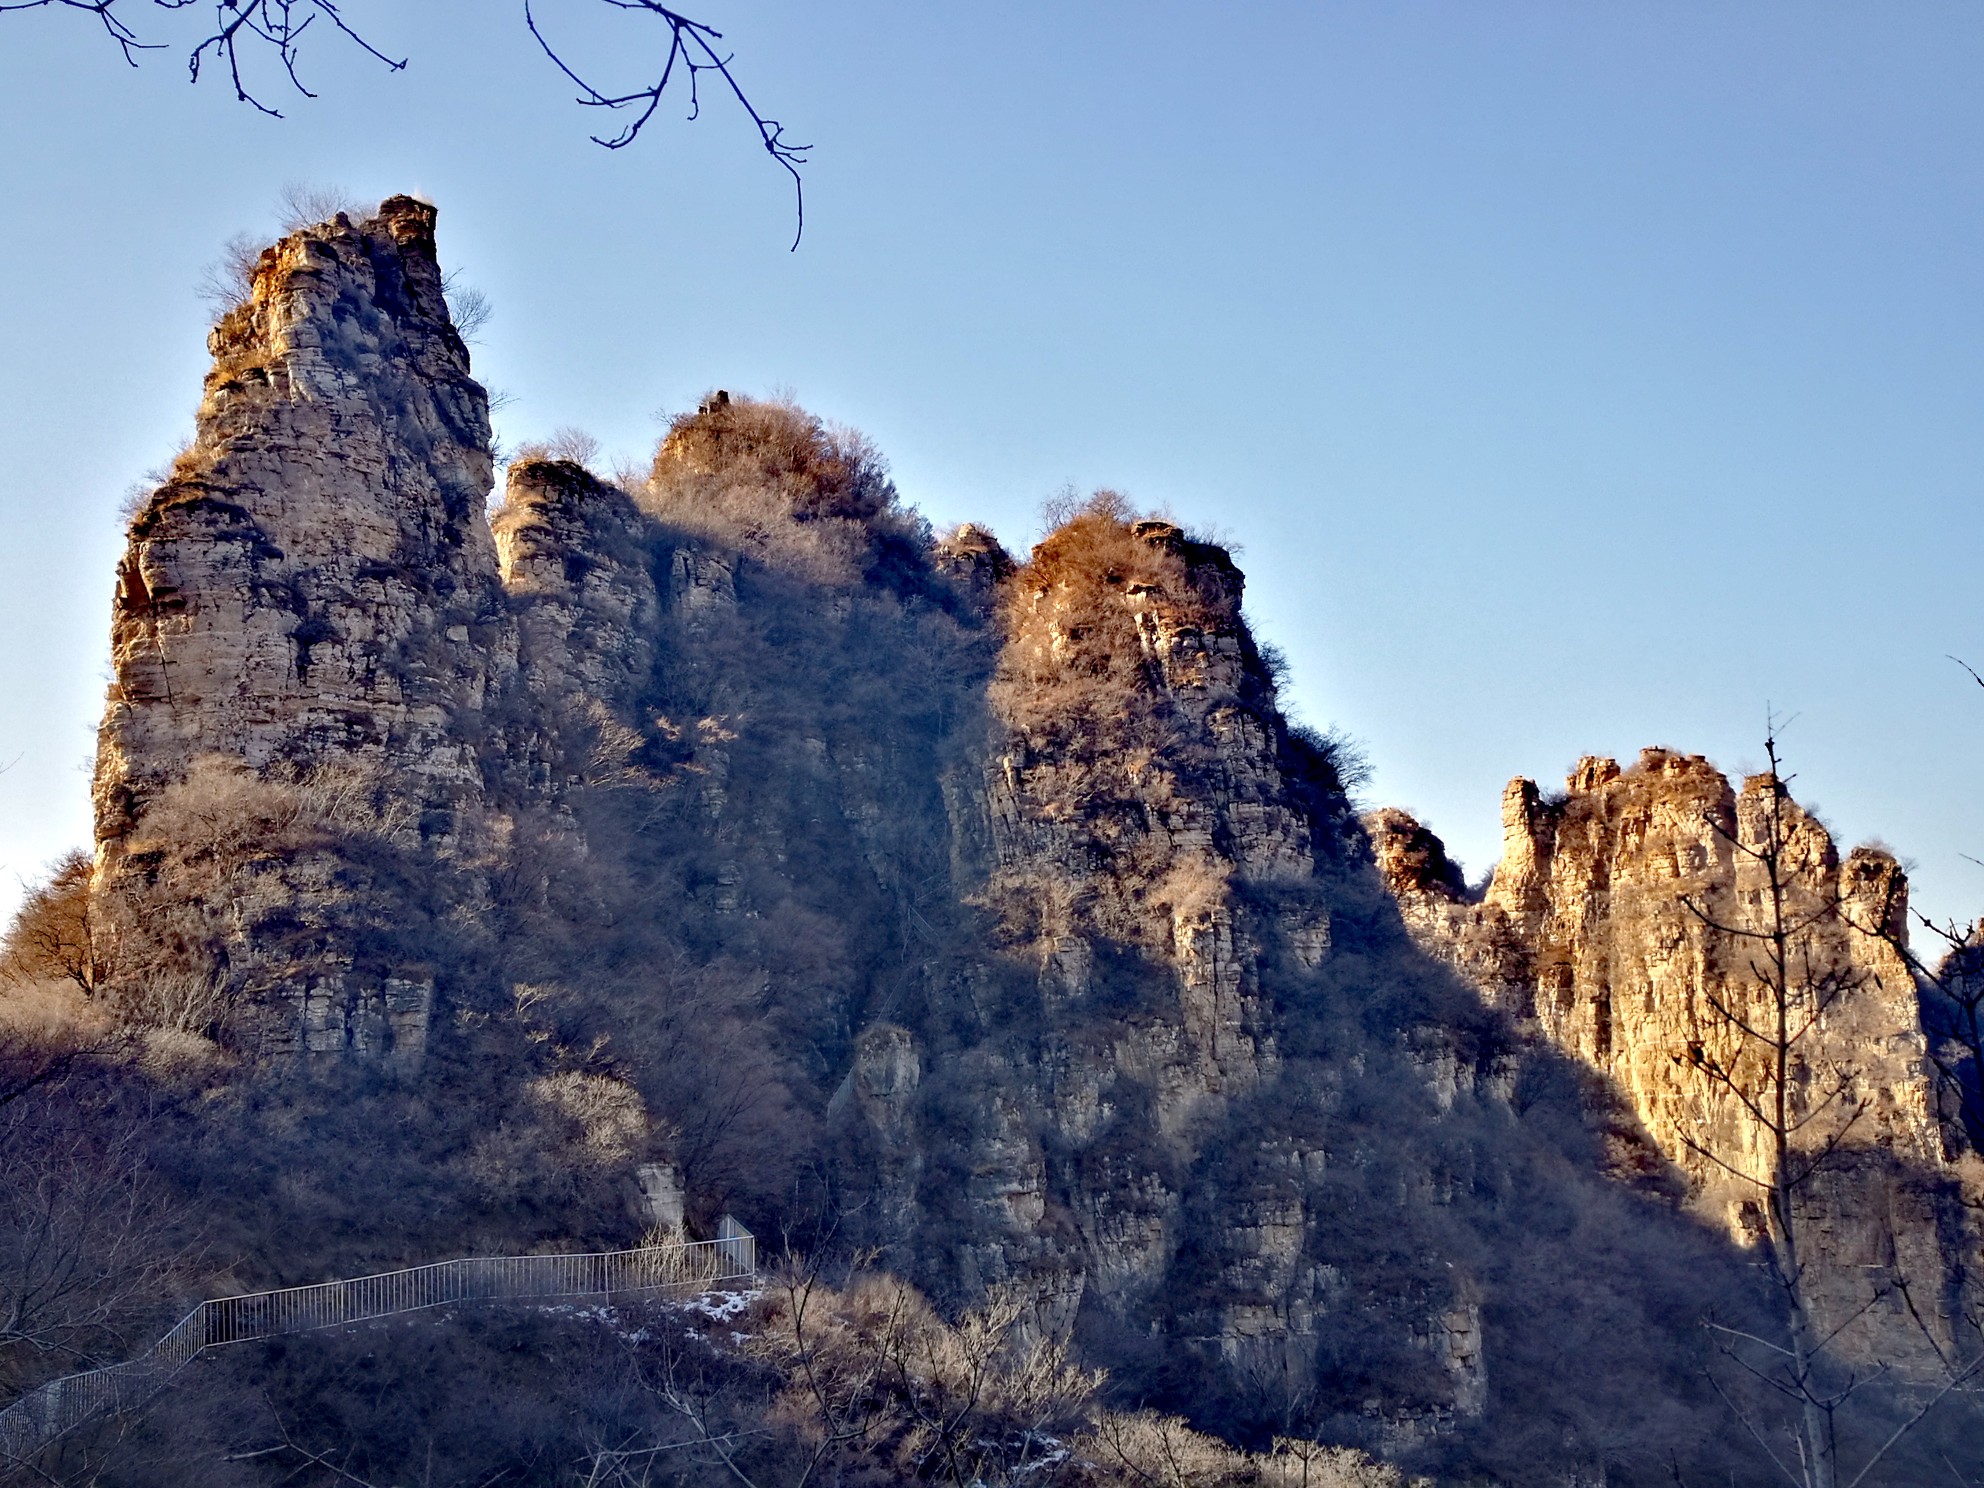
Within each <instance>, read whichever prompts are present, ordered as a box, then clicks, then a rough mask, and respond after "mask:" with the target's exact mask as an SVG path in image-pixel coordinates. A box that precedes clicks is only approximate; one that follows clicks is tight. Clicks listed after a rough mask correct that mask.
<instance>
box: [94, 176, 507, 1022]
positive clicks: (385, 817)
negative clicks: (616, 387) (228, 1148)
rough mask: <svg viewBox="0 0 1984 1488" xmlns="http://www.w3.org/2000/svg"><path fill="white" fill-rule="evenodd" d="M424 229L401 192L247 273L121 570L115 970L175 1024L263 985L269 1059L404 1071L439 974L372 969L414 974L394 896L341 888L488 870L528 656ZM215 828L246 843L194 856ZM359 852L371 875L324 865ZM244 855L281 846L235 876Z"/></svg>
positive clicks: (113, 745)
mask: <svg viewBox="0 0 1984 1488" xmlns="http://www.w3.org/2000/svg"><path fill="white" fill-rule="evenodd" d="M433 232H434V209H433V208H432V207H429V206H426V205H424V204H422V203H420V202H416V201H413V200H412V199H410V198H407V197H394V198H392V199H391V200H389V201H387V202H386V203H385V204H384V205H383V206H382V207H381V208H380V210H379V214H378V215H377V216H376V217H374V218H373V219H371V220H370V221H368V222H365V223H363V224H357V225H354V224H352V223H351V222H350V221H349V220H348V219H346V218H345V217H343V216H342V215H340V217H339V218H338V220H337V221H336V222H333V223H326V224H324V225H323V226H321V227H319V228H315V229H312V230H311V231H309V232H303V233H297V234H294V235H292V236H290V237H288V238H285V239H284V240H283V241H282V242H281V243H279V244H277V245H276V246H274V247H273V248H271V249H269V250H268V251H266V252H265V253H264V254H263V255H262V258H261V261H260V263H259V264H258V265H257V266H256V268H255V271H254V278H253V283H252V286H251V288H250V290H249V294H248V297H247V298H246V299H245V300H244V301H243V302H242V303H241V304H240V305H239V306H238V307H236V308H235V309H234V310H232V311H231V312H229V313H228V314H227V315H226V316H225V317H224V318H223V319H222V321H221V322H220V324H219V325H218V326H216V327H215V329H214V332H213V335H212V337H211V341H210V344H211V348H212V351H213V354H214V366H213V370H212V371H211V372H210V373H209V374H208V376H207V383H206V390H205V396H204V398H203V400H202V402H201V405H200V412H199V424H198V433H197V435H196V437H195V440H194V442H193V445H192V446H191V448H190V449H188V450H187V451H186V452H185V453H184V454H182V455H181V456H180V457H179V460H178V462H177V464H176V466H175V468H174V472H173V475H172V477H171V479H169V480H168V481H167V482H166V483H165V484H164V485H163V486H161V487H160V488H159V489H158V490H157V491H156V492H154V493H153V494H152V495H151V497H150V498H149V499H147V500H146V501H145V502H144V503H143V505H142V506H141V507H140V508H139V510H138V512H137V514H136V516H135V517H134V518H133V520H132V523H131V527H130V546H129V550H128V552H127V553H126V555H125V558H124V560H123V562H122V564H121V565H120V567H119V570H118V582H117V601H116V605H115V608H114V612H113V619H112V635H111V656H112V666H113V670H114V681H113V683H112V686H111V691H110V700H109V705H108V707H107V708H106V711H105V714H104V721H103V727H102V731H101V735H100V738H99V743H98V750H97V770H96V784H95V799H96V815H97V853H98V864H97V878H98V885H99V891H100V898H101V899H102V900H103V902H104V903H105V904H106V905H108V906H110V907H111V909H112V910H113V913H112V915H111V916H109V919H110V921H111V923H112V925H113V927H114V935H115V940H116V942H117V946H116V949H115V951H114V953H113V955H114V958H115V959H117V960H119V961H121V963H122V964H123V966H124V967H125V981H126V982H127V983H128V984H130V985H131V986H132V987H133V988H134V994H133V995H135V996H138V997H139V998H140V999H141V1000H143V1001H144V1002H146V1003H147V1005H148V1006H152V1007H153V1009H154V1011H155V1012H156V1013H158V1014H159V1015H160V1016H163V1017H166V1018H169V1019H173V1020H175V1021H179V1022H181V1023H183V1024H185V1025H186V1026H193V1025H194V1024H197V1023H202V1022H204V1021H208V1020H209V1019H210V1015H211V1014H212V1012H213V1011H214V1006H215V1005H216V1003H217V1002H219V1001H222V1000H225V1001H228V1002H235V1001H237V1000H238V997H239V995H240V994H241V993H242V992H243V990H244V989H251V991H252V995H251V996H250V997H249V998H248V1003H247V1005H248V1006H251V1007H252V1008H253V1009H254V1011H255V1012H256V1014H257V1015H258V1016H257V1017H255V1018H254V1019H253V1020H252V1021H253V1022H254V1026H253V1027H252V1028H250V1027H248V1026H246V1025H245V1023H244V1025H243V1026H241V1027H239V1028H238V1029H237V1036H238V1038H240V1039H241V1040H242V1041H243V1042H244V1043H247V1044H251V1045H253V1046H255V1047H257V1048H259V1049H261V1050H263V1051H264V1052H265V1053H267V1054H270V1055H275V1054H279V1053H281V1052H282V1051H284V1050H287V1049H297V1048H307V1049H309V1050H315V1051H324V1050H330V1049H336V1048H342V1047H347V1046H349V1047H353V1048H358V1049H369V1050H382V1049H385V1048H388V1047H390V1048H397V1049H399V1050H401V1051H402V1052H403V1053H405V1054H407V1055H409V1056H416V1057H417V1054H418V1051H419V1049H420V1047H421V1046H422V1044H423V1043H424V1040H425V1034H426V1027H427V1023H428V1020H429V1016H430V1012H431V1007H432V1000H433V974H432V971H431V969H428V968H422V967H420V966H418V965H411V964H400V965H397V966H393V965H388V964H386V963H390V962H393V961H396V960H397V961H401V962H402V963H404V962H406V961H408V960H411V959H413V958H410V957H408V956H407V955H406V951H407V948H406V947H405V946H404V945H395V944H394V942H395V941H396V940H397V939H398V937H397V936H396V935H395V933H394V930H393V927H392V926H391V925H390V923H388V922H389V921H390V920H391V919H392V918H393V917H394V913H395V908H396V906H395V905H394V904H392V903H388V902H387V901H402V900H403V892H402V890H401V889H399V888H398V887H396V886H395V880H397V879H399V877H400V876H401V875H400V872H398V871H395V867H394V865H391V864H382V863H375V864H374V865H373V867H372V869H371V870H370V871H369V872H367V873H365V874H363V875H361V876H363V877H367V878H369V879H371V880H372V882H371V883H370V884H369V885H368V884H349V885H345V886H343V890H342V891H341V890H340V889H339V888H338V887H336V886H334V880H336V879H337V878H338V877H339V875H340V873H341V872H342V871H343V869H344V868H345V867H346V866H347V865H348V864H349V863H351V862H352V861H354V860H355V858H356V857H359V856H366V855H369V856H370V857H372V858H374V859H389V858H392V857H394V856H395V855H398V856H404V855H406V854H408V853H411V854H413V855H414V857H415V858H418V859H422V860H424V861H425V862H426V866H428V867H430V868H431V866H432V864H433V862H435V861H438V860H441V859H447V860H451V861H454V862H457V863H459V862H462V861H465V860H468V859H472V858H473V857H475V856H476V855H477V854H478V853H479V852H480V851H481V850H482V843H481V841H480V838H481V833H482V827H481V824H480V822H479V820H478V812H479V807H480V801H481V797H482V793H483V787H484V777H483V760H482V758H481V757H480V756H479V755H478V751H477V748H476V739H477V735H478V733H479V728H478V724H477V719H478V716H479V714H480V713H481V711H482V709H483V707H484V705H485V703H486V701H487V700H488V698H489V695H490V693H491V692H492V690H497V689H500V688H502V687H503V686H504V685H505V683H506V681H507V679H508V677H509V674H510V672H511V671H512V669H513V666H514V642H513V640H512V639H511V633H510V630H509V625H508V618H507V615H506V613H505V611H504V608H503V603H502V598H501V594H500V591H499V590H498V588H497V584H496V572H495V554H494V549H493V547H492V545H491V542H490V536H489V531H488V527H487V525H486V524H485V523H484V521H483V517H482V504H483V497H484V494H485V493H486V492H487V490H488V487H489V481H490V455H489V419H488V400H487V398H486V397H485V395H484V393H483V390H482V388H481V387H480V385H478V384H477V383H476V382H475V381H474V380H473V379H472V378H471V377H470V376H469V370H468V354H467V351H466V349H465V348H464V346H463V344H462V342H461V339H460V337H459V336H457V335H456V333H455V331H454V328H453V326H452V324H451V323H450V321H449V318H448V310H447V306H446V304H445V302H444V300H443V297H442V293H441V278H440V272H439V270H438V268H437V267H436V263H435V257H434V237H433ZM243 771H245V772H246V774H243V773H242V772H243ZM251 798H252V799H251ZM222 817H225V818H227V819H228V820H229V821H230V822H232V823H233V826H232V828H227V829H223V828H221V827H220V826H218V825H217V822H218V819H219V818H222ZM228 830H232V831H235V832H237V833H239V834H245V835H244V840H243V841H237V842H235V843H233V844H232V845H231V846H223V847H219V848H218V849H217V850H216V851H212V852H209V851H207V850H206V849H205V847H204V846H203V844H202V841H201V839H202V838H207V839H210V840H214V841H217V840H218V838H217V837H216V834H217V833H221V834H223V835H224V833H225V832H226V831H228ZM351 832H356V833H358V834H359V835H361V836H363V837H365V838H367V839H370V841H369V843H368V845H367V848H366V852H365V853H361V854H354V853H351V852H344V851H340V850H338V849H337V848H336V847H335V846H334V840H335V839H337V838H338V837H340V835H348V834H349V833H351ZM248 839H257V840H264V841H269V842H270V845H271V846H272V847H274V848H275V851H274V852H271V853H268V854H265V855H263V857H262V860H261V861H259V862H257V863H255V864H253V865H252V866H251V865H250V864H248V863H245V862H243V861H242V858H243V855H244V852H245V853H246V854H247V855H248V856H250V857H253V856H255V851H254V849H253V848H252V847H248V846H244V843H245V842H246V841H247V840H248ZM398 866H399V868H400V869H402V870H403V869H404V868H405V865H398ZM448 892H449V893H450V895H452V896H456V897H459V896H461V895H464V894H472V890H471V889H469V888H468V886H466V885H464V884H461V883H451V884H450V886H449V890H448ZM423 897H424V896H423ZM368 899H371V900H373V901H374V902H372V903H369V904H368V903H367V902H366V901H367V900H368ZM368 941H379V942H382V944H380V945H379V946H377V947H376V948H375V947H372V946H368V945H367V944H365V942H368ZM375 950H376V954H375V953H374V952H375ZM264 1014H265V1015H266V1016H261V1015H264Z"/></svg>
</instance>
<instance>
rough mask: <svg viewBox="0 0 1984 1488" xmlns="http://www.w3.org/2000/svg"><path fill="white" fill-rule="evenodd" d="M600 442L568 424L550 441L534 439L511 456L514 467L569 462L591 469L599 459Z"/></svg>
mask: <svg viewBox="0 0 1984 1488" xmlns="http://www.w3.org/2000/svg"><path fill="white" fill-rule="evenodd" d="M599 448H600V446H599V441H598V440H597V439H596V438H594V437H593V436H592V435H591V434H588V433H587V432H586V431H585V430H584V429H580V428H577V427H575V426H573V425H571V424H566V425H564V426H563V427H562V428H559V429H556V430H554V431H553V432H552V434H551V437H550V438H549V439H534V440H530V441H528V442H526V443H524V444H520V445H518V446H517V448H516V450H515V452H514V453H513V454H512V455H511V456H510V463H511V464H513V465H527V464H530V463H532V462H534V461H538V460H569V461H571V462H572V463H573V464H574V465H580V466H584V467H586V468H587V469H590V468H591V465H592V462H593V461H594V460H597V459H598V458H599Z"/></svg>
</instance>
